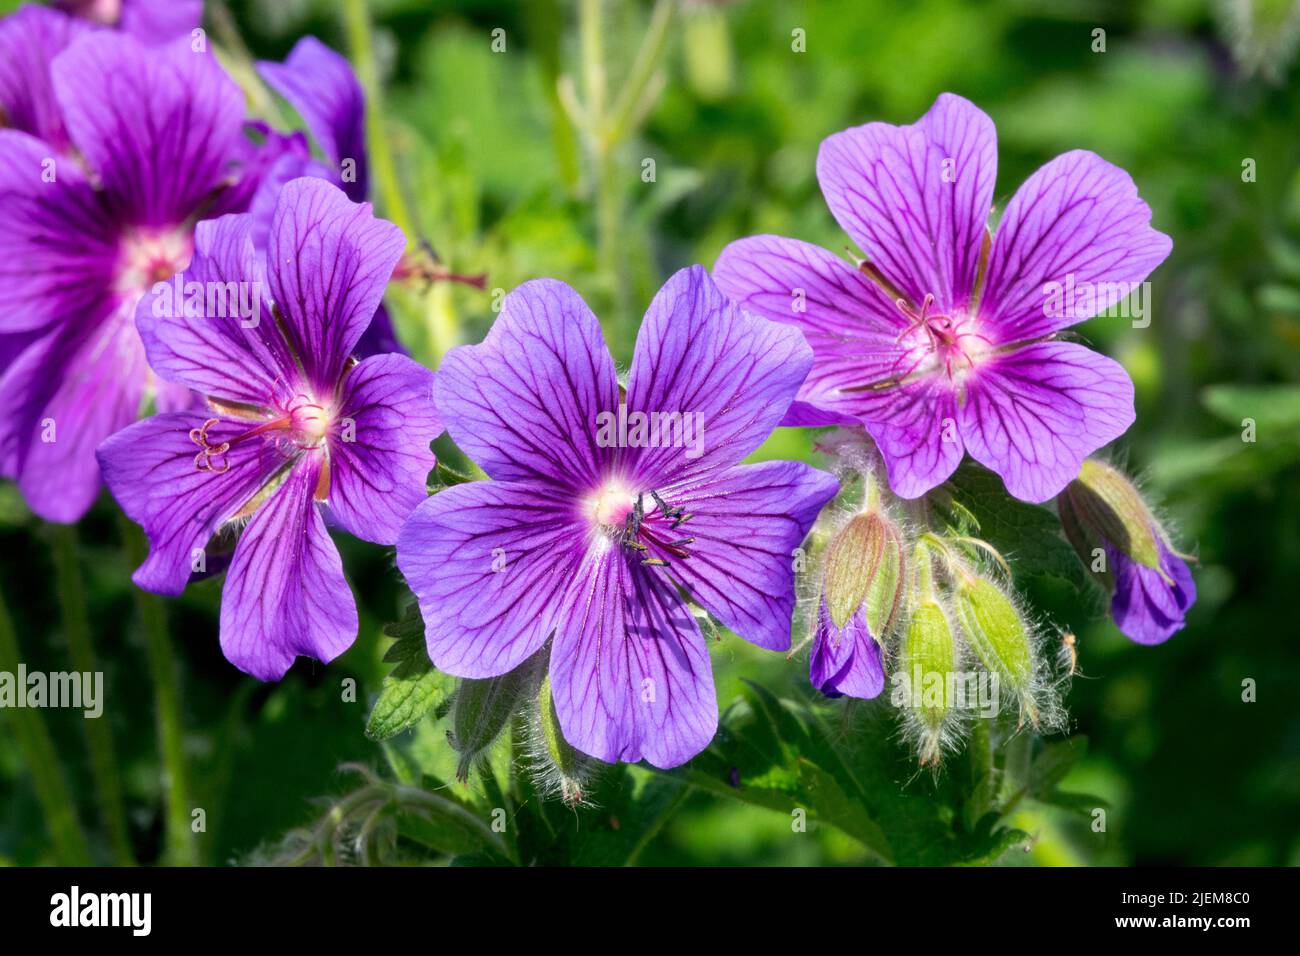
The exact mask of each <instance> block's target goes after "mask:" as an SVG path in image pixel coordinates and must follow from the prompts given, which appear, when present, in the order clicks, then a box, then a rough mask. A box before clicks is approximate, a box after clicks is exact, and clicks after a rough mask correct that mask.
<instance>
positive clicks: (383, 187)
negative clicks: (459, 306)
mask: <svg viewBox="0 0 1300 956" xmlns="http://www.w3.org/2000/svg"><path fill="white" fill-rule="evenodd" d="M343 28H344V31H345V32H346V34H347V38H348V49H349V50H350V51H351V52H352V62H353V64H354V65H355V66H356V69H357V78H358V79H359V80H360V81H361V87H362V89H364V90H365V92H366V140H367V142H368V145H369V148H370V170H371V180H372V181H373V182H374V183H375V184H376V185H377V187H378V189H379V194H380V196H381V197H382V198H383V203H384V212H385V213H386V214H387V216H388V218H389V219H391V220H392V221H393V222H395V223H397V225H398V226H400V227H401V229H402V231H403V232H404V233H406V236H407V239H408V241H409V240H410V239H411V237H412V235H413V230H414V226H415V223H414V221H413V220H412V218H411V214H410V211H409V210H408V209H407V206H406V200H405V199H404V198H403V196H402V190H401V187H400V186H399V184H398V181H397V165H396V164H395V163H394V161H393V151H392V144H391V141H390V139H389V135H388V131H387V129H385V125H384V117H385V113H384V90H383V86H382V85H381V84H380V82H379V69H378V67H377V66H376V64H375V46H374V37H373V35H372V31H371V28H370V10H369V9H368V6H367V4H366V0H344V3H343Z"/></svg>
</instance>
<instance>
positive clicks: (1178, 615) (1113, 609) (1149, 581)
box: [1106, 540, 1196, 644]
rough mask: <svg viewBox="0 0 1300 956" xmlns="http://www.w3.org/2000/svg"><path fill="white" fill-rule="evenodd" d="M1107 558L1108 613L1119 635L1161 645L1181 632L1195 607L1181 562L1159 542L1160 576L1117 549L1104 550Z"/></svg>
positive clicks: (1193, 589) (1188, 575) (1191, 583)
mask: <svg viewBox="0 0 1300 956" xmlns="http://www.w3.org/2000/svg"><path fill="white" fill-rule="evenodd" d="M1106 555H1107V559H1108V560H1109V562H1110V567H1111V568H1112V569H1113V571H1114V575H1115V594H1114V596H1113V597H1112V598H1111V603H1110V613H1111V617H1113V618H1114V619H1115V624H1116V625H1117V626H1118V627H1119V629H1120V630H1121V631H1123V632H1124V633H1125V634H1126V635H1127V636H1128V637H1130V638H1132V639H1133V640H1134V641H1137V642H1138V643H1139V644H1160V643H1162V642H1164V641H1167V640H1168V639H1169V638H1170V637H1171V636H1172V635H1174V634H1176V633H1177V632H1178V631H1181V630H1182V629H1183V625H1184V623H1185V621H1184V615H1185V614H1186V612H1187V609H1188V608H1190V607H1191V606H1192V605H1193V604H1195V603H1196V582H1195V581H1193V580H1192V572H1191V571H1190V570H1189V569H1188V567H1187V564H1186V562H1185V561H1183V559H1182V558H1180V557H1178V555H1176V554H1174V553H1173V552H1172V551H1170V550H1169V548H1168V547H1167V546H1166V545H1165V543H1164V541H1163V540H1160V567H1161V569H1162V570H1163V571H1164V576H1162V575H1161V574H1160V572H1159V571H1157V570H1156V569H1155V568H1148V567H1145V566H1143V565H1140V564H1138V563H1137V562H1136V561H1133V560H1131V559H1129V558H1128V557H1127V556H1126V555H1124V554H1123V553H1122V552H1120V551H1119V550H1117V549H1116V548H1113V547H1107V548H1106Z"/></svg>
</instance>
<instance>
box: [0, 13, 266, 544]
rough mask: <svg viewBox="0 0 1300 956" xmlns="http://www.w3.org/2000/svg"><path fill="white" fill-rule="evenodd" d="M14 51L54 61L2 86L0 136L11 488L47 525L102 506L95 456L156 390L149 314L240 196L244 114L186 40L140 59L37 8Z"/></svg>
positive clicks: (5, 464) (6, 33)
mask: <svg viewBox="0 0 1300 956" xmlns="http://www.w3.org/2000/svg"><path fill="white" fill-rule="evenodd" d="M13 43H17V44H18V45H19V46H21V47H23V48H24V49H28V50H40V51H41V54H40V55H41V57H42V59H43V61H45V60H47V59H48V58H50V57H52V58H53V59H52V63H50V64H48V75H47V74H46V72H45V69H46V63H45V62H42V64H41V68H40V69H37V68H36V67H35V65H33V66H31V72H30V73H29V74H28V75H26V76H25V79H26V81H27V82H26V85H25V86H23V85H19V86H15V85H13V84H12V83H10V82H9V80H10V79H12V77H9V78H8V79H5V80H3V81H0V109H3V111H4V112H5V114H6V115H7V116H8V117H9V118H10V120H11V121H12V125H13V126H14V128H12V129H4V130H0V361H3V363H4V368H3V373H2V377H0V474H2V475H4V476H5V477H10V478H15V479H16V480H17V481H18V485H19V488H20V489H21V491H22V493H23V495H24V497H25V498H26V499H27V502H28V504H29V505H30V506H31V507H32V509H33V510H34V511H35V512H36V513H37V514H39V515H41V516H42V517H44V518H47V519H49V520H52V521H65V522H66V521H75V520H77V519H78V518H79V517H80V516H81V515H82V514H83V513H84V512H85V511H86V509H87V508H88V507H89V506H90V504H91V503H92V502H93V501H94V498H95V495H96V494H97V493H98V490H99V486H100V479H99V469H98V466H97V465H96V462H95V455H94V451H95V448H96V446H97V445H98V444H99V443H100V442H101V441H102V440H103V439H104V438H105V437H107V436H108V435H110V434H112V433H113V432H114V431H116V430H117V429H119V428H121V427H122V426H124V425H126V424H127V423H129V422H130V421H132V420H133V419H135V418H136V417H137V415H138V413H139V409H140V406H141V404H142V399H143V398H144V397H145V396H146V395H147V394H148V392H149V391H151V390H152V389H151V388H150V386H152V384H153V382H152V379H151V377H150V374H149V370H148V367H147V365H146V363H145V357H144V350H143V348H142V347H141V344H140V340H139V337H138V335H137V333H136V330H135V325H134V322H133V316H134V313H135V306H136V303H137V301H138V300H139V297H140V296H141V295H142V294H143V293H144V292H145V291H146V290H147V289H149V288H151V287H152V285H153V284H154V283H155V282H158V281H161V280H166V279H169V278H170V277H171V276H172V275H173V274H175V273H176V272H178V271H180V270H181V269H182V268H184V266H185V265H186V264H187V263H188V262H189V258H190V255H191V252H192V245H193V232H194V225H195V223H196V222H197V221H198V220H199V219H200V218H203V217H205V216H214V215H219V214H221V213H222V212H229V211H237V210H238V208H239V203H240V202H241V201H242V199H243V197H245V196H246V192H245V191H244V190H241V189H240V188H239V187H238V186H237V185H235V184H236V181H237V180H238V179H239V177H240V175H241V170H242V169H243V166H244V164H245V163H246V162H247V160H248V158H249V141H248V140H247V139H246V137H245V136H244V134H243V130H242V124H243V112H244V98H243V95H242V94H241V93H240V91H239V88H238V87H237V86H236V85H235V84H234V83H233V82H232V81H231V80H230V79H229V77H227V76H226V74H225V72H224V71H223V70H222V69H221V67H220V66H219V65H218V63H217V62H216V60H215V59H214V58H213V56H212V54H211V53H208V52H206V51H196V50H195V49H193V48H192V47H191V45H190V41H189V40H188V39H182V40H179V41H176V42H174V43H171V44H167V45H165V46H159V47H150V48H146V47H144V46H142V45H141V43H140V42H139V41H138V40H136V39H134V38H133V37H131V36H128V35H125V34H122V33H116V32H113V31H109V30H99V29H93V28H90V27H88V26H83V25H82V24H80V23H79V22H78V21H75V20H73V19H72V18H69V17H66V16H64V15H62V14H60V13H58V12H57V11H53V10H45V9H40V8H32V9H24V10H21V11H19V12H18V13H17V14H15V15H14V16H13V17H10V18H7V19H5V20H4V21H2V22H0V47H6V46H7V45H9V44H13ZM60 51H61V52H60ZM22 62H26V61H22ZM9 65H10V63H9V62H8V61H6V66H9ZM25 69H26V68H25ZM157 399H158V402H159V405H160V406H161V407H163V408H171V407H177V406H179V405H181V404H183V403H185V402H187V401H189V396H188V394H187V393H186V392H185V391H184V390H183V389H177V388H167V389H163V390H161V391H160V392H159V393H158V395H157Z"/></svg>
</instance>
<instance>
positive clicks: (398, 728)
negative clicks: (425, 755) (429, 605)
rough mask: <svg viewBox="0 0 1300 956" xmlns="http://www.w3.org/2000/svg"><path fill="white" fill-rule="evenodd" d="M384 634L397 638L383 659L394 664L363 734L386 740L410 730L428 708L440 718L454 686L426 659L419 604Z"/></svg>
mask: <svg viewBox="0 0 1300 956" xmlns="http://www.w3.org/2000/svg"><path fill="white" fill-rule="evenodd" d="M384 634H385V635H387V636H388V637H392V638H396V640H395V642H394V643H393V646H392V647H390V648H389V649H388V650H387V652H385V654H384V661H385V662H387V663H389V664H393V665H395V666H394V667H393V670H392V672H391V673H389V675H388V676H387V677H385V678H384V683H383V686H382V687H381V688H380V691H379V699H378V700H376V701H375V706H374V707H373V708H372V709H371V711H370V718H369V720H367V721H366V736H367V737H369V738H370V739H371V740H388V739H389V738H391V737H395V736H396V735H398V734H400V733H402V732H404V731H407V730H410V729H411V728H412V727H414V726H415V725H416V724H418V723H419V722H420V721H422V720H423V719H424V718H425V717H426V716H428V714H429V713H430V712H431V711H433V712H436V716H438V717H441V716H442V715H443V714H445V713H446V707H447V705H448V704H449V702H450V699H451V692H452V690H453V688H454V686H455V680H454V679H453V678H452V677H451V676H450V675H449V674H444V673H442V672H441V671H439V670H437V669H435V668H434V666H433V663H432V662H431V661H430V660H429V652H428V650H427V648H426V645H425V642H424V621H423V619H422V618H421V617H420V609H419V607H418V605H416V604H414V603H412V604H411V605H410V607H408V608H407V609H406V614H405V615H404V616H403V617H402V619H401V620H400V621H397V622H396V623H393V624H390V625H388V626H387V627H385V628H384Z"/></svg>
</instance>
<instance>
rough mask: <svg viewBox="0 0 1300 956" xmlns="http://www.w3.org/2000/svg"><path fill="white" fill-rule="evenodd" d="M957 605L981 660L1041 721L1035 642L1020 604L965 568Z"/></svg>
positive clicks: (1025, 711) (1034, 718)
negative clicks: (1036, 697) (1037, 705)
mask: <svg viewBox="0 0 1300 956" xmlns="http://www.w3.org/2000/svg"><path fill="white" fill-rule="evenodd" d="M953 606H954V608H955V610H956V612H957V619H958V620H959V621H960V622H961V627H962V631H963V632H964V633H965V635H966V640H967V642H968V643H969V644H970V646H971V648H972V649H973V650H974V651H975V655H976V656H977V657H978V658H979V659H980V663H982V664H983V665H984V667H985V668H986V669H987V670H988V671H989V673H991V674H996V675H997V677H998V680H999V681H1001V682H1002V683H1003V685H1004V686H1006V687H1007V688H1009V689H1010V690H1011V691H1013V692H1014V693H1015V695H1016V696H1017V698H1018V699H1019V700H1020V703H1021V714H1022V716H1028V717H1029V719H1030V721H1032V722H1033V723H1035V724H1037V722H1038V716H1037V710H1036V708H1035V707H1034V704H1033V693H1032V688H1033V679H1034V651H1033V644H1032V641H1031V639H1030V630H1029V627H1028V625H1027V624H1026V623H1025V619H1024V618H1023V617H1021V615H1020V611H1019V610H1017V608H1016V605H1015V604H1014V603H1013V602H1012V600H1011V599H1010V598H1009V597H1007V595H1006V594H1004V593H1003V592H1002V589H1001V588H999V587H998V586H997V585H996V584H995V583H994V582H992V581H990V580H989V579H988V578H984V577H977V576H975V575H973V574H970V573H968V572H965V571H963V572H962V573H960V574H959V575H958V576H957V582H956V588H955V592H954V595H953Z"/></svg>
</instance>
